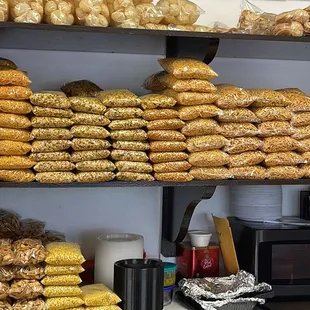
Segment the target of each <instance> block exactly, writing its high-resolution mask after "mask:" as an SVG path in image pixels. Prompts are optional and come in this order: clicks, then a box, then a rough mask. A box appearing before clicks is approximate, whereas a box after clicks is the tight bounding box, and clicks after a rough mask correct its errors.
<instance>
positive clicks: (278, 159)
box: [265, 152, 307, 167]
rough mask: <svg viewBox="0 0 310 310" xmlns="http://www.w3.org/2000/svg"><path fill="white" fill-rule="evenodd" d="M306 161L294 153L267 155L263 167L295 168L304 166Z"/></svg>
mask: <svg viewBox="0 0 310 310" xmlns="http://www.w3.org/2000/svg"><path fill="white" fill-rule="evenodd" d="M305 163H307V161H306V160H305V159H304V158H303V156H302V155H299V154H297V153H296V152H278V153H270V154H267V156H266V158H265V165H266V166H267V167H272V166H297V165H299V164H305Z"/></svg>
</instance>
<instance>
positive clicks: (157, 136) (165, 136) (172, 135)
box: [147, 130, 186, 141]
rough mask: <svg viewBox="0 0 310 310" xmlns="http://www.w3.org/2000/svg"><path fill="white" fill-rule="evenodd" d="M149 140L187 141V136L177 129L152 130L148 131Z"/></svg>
mask: <svg viewBox="0 0 310 310" xmlns="http://www.w3.org/2000/svg"><path fill="white" fill-rule="evenodd" d="M147 136H148V138H149V140H155V141H185V140H186V137H185V136H184V135H183V134H182V133H181V132H179V131H177V130H150V131H149V132H148V133H147Z"/></svg>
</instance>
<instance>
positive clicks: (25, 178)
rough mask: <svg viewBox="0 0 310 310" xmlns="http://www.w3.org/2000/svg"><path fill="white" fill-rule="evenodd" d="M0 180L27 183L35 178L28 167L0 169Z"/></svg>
mask: <svg viewBox="0 0 310 310" xmlns="http://www.w3.org/2000/svg"><path fill="white" fill-rule="evenodd" d="M0 180H1V181H5V182H19V183H28V182H32V181H34V180H35V175H34V173H33V172H32V171H31V170H30V169H23V170H0Z"/></svg>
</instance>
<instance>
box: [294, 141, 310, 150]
mask: <svg viewBox="0 0 310 310" xmlns="http://www.w3.org/2000/svg"><path fill="white" fill-rule="evenodd" d="M296 142H297V141H296ZM298 142H299V143H297V150H298V151H299V152H309V151H310V139H303V140H300V141H298Z"/></svg>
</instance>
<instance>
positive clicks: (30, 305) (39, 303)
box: [13, 298, 47, 310]
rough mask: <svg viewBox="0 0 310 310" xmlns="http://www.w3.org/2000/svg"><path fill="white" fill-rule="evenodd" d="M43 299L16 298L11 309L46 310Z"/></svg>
mask: <svg viewBox="0 0 310 310" xmlns="http://www.w3.org/2000/svg"><path fill="white" fill-rule="evenodd" d="M46 309H47V307H46V304H45V302H44V300H42V299H40V298H37V299H33V300H17V301H15V302H14V305H13V310H46Z"/></svg>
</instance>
